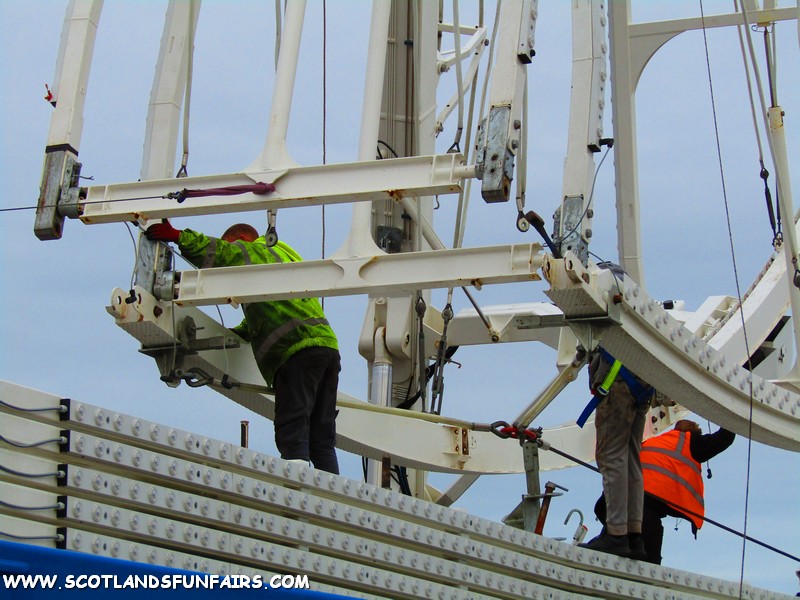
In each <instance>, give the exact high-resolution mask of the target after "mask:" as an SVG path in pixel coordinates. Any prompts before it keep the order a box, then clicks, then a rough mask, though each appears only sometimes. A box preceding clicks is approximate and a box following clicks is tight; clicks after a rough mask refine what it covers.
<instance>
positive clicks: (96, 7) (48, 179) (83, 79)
mask: <svg viewBox="0 0 800 600" xmlns="http://www.w3.org/2000/svg"><path fill="white" fill-rule="evenodd" d="M102 8H103V0H71V2H70V3H69V6H68V7H67V13H66V16H65V18H64V28H63V30H62V32H61V47H60V48H59V52H58V62H57V64H56V74H55V79H54V81H53V89H52V90H51V97H50V98H49V100H50V102H51V103H52V104H53V106H54V107H55V111H54V112H53V116H52V117H51V118H50V131H49V132H48V134H47V147H46V148H45V162H44V169H43V173H42V184H41V187H40V190H39V199H38V201H37V209H36V220H35V222H34V226H33V230H34V233H35V234H36V237H38V238H39V239H40V240H53V239H58V238H60V237H61V233H62V231H63V228H64V215H62V214H61V213H59V212H58V208H57V207H58V204H59V202H60V201H61V200H62V196H63V194H64V193H65V191H66V190H67V189H68V188H69V187H70V186H73V185H76V184H77V181H73V180H77V175H78V173H80V165H78V164H77V158H78V148H79V147H80V141H81V134H82V133H83V106H84V103H85V101H86V89H87V87H88V85H89V70H90V68H91V65H92V54H93V52H94V42H95V37H96V36H97V23H98V21H99V19H100V12H101V10H102Z"/></svg>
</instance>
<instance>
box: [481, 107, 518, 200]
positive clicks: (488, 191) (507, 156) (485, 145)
mask: <svg viewBox="0 0 800 600" xmlns="http://www.w3.org/2000/svg"><path fill="white" fill-rule="evenodd" d="M510 121H511V106H494V107H492V109H491V111H490V112H489V116H488V117H487V118H486V119H485V120H484V122H483V123H481V126H480V133H479V140H478V147H479V151H478V157H477V161H476V163H477V164H476V167H477V173H478V174H479V178H480V179H481V180H482V184H481V195H482V196H483V199H484V200H485V201H486V202H508V199H509V198H510V196H511V181H512V180H513V178H514V153H513V152H512V151H511V149H510V148H509V147H508V145H509V140H508V138H509V135H508V132H509V124H510Z"/></svg>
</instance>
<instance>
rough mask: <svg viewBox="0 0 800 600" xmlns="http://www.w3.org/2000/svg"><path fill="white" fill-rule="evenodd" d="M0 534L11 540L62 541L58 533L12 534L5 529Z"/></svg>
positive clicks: (62, 538)
mask: <svg viewBox="0 0 800 600" xmlns="http://www.w3.org/2000/svg"><path fill="white" fill-rule="evenodd" d="M0 536H3V537H7V538H11V539H13V540H53V541H55V542H63V541H64V536H63V535H61V534H60V533H58V534H56V535H14V534H13V533H8V532H6V531H0Z"/></svg>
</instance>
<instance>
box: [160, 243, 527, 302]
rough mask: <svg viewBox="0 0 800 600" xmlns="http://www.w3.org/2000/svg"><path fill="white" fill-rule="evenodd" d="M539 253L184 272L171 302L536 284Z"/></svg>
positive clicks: (487, 252)
mask: <svg viewBox="0 0 800 600" xmlns="http://www.w3.org/2000/svg"><path fill="white" fill-rule="evenodd" d="M541 249H542V248H541V246H540V245H539V244H518V245H510V246H495V247H490V248H462V249H456V250H432V251H428V252H413V253H401V254H386V255H380V256H359V257H354V258H332V259H328V260H317V261H306V262H302V263H291V264H289V263H286V264H271V265H243V266H238V267H228V268H217V269H200V270H197V271H183V272H181V273H180V277H179V280H180V282H179V284H177V285H176V292H177V293H176V297H175V300H176V301H177V302H178V303H179V304H181V305H187V306H203V305H210V304H228V303H231V302H236V303H247V302H262V301H269V300H277V299H285V298H308V297H314V296H347V295H355V294H370V295H376V296H384V297H385V296H403V295H408V294H410V293H412V292H413V291H414V290H419V289H433V288H450V287H460V286H465V285H472V286H481V285H484V284H493V283H512V282H522V281H536V280H539V279H541V278H540V276H539V275H538V274H537V273H536V271H537V269H539V268H540V267H541V265H542V255H541V254H540V252H541ZM176 279H177V278H176Z"/></svg>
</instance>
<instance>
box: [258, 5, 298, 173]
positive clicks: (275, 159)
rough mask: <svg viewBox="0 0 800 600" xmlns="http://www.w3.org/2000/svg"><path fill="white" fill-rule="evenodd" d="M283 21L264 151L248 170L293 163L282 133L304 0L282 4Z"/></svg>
mask: <svg viewBox="0 0 800 600" xmlns="http://www.w3.org/2000/svg"><path fill="white" fill-rule="evenodd" d="M285 11H286V20H285V25H284V27H283V30H282V31H281V34H280V53H279V55H278V64H277V66H276V69H275V87H274V89H273V92H272V104H271V111H270V117H269V132H268V134H267V140H266V142H265V144H264V150H263V151H262V152H261V155H260V156H259V157H258V158H257V159H256V161H255V162H254V163H253V165H252V166H251V168H252V169H268V168H269V167H273V168H278V167H288V166H293V165H294V164H296V163H295V161H294V160H293V159H292V157H291V156H290V155H289V150H288V149H287V148H286V132H287V131H288V128H289V116H290V113H291V109H292V97H293V95H294V83H295V78H296V77H297V62H298V58H299V56H300V41H301V39H302V34H303V20H304V19H305V12H306V0H294V1H293V2H287V3H286V4H285Z"/></svg>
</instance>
